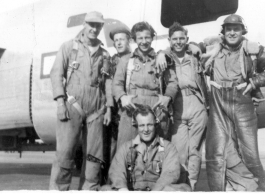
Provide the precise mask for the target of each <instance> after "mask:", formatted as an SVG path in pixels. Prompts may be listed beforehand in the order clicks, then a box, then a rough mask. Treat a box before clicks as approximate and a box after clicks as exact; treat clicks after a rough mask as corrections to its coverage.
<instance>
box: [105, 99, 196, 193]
mask: <svg viewBox="0 0 265 195" xmlns="http://www.w3.org/2000/svg"><path fill="white" fill-rule="evenodd" d="M136 107H137V108H136V110H135V111H134V113H133V120H134V122H135V125H136V128H137V130H138V135H137V136H136V137H135V138H134V139H133V140H131V141H128V142H126V143H124V144H123V145H121V147H120V148H119V150H118V151H117V153H116V154H115V156H114V159H113V161H112V163H111V166H110V170H109V180H110V182H111V183H110V186H103V187H102V190H117V191H191V188H190V187H189V186H188V185H187V184H179V183H178V180H179V177H180V163H179V157H178V152H177V149H176V148H175V146H174V145H173V144H171V143H170V142H169V141H166V140H164V139H163V138H161V137H159V135H158V134H157V130H156V126H157V124H158V123H159V121H157V118H156V116H155V114H154V112H153V110H152V109H151V108H150V107H149V106H147V105H140V104H138V105H137V104H136Z"/></svg>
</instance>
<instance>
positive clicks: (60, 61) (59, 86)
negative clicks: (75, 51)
mask: <svg viewBox="0 0 265 195" xmlns="http://www.w3.org/2000/svg"><path fill="white" fill-rule="evenodd" d="M69 48H71V45H69V43H64V44H63V45H62V46H61V47H60V49H59V51H58V52H57V55H56V59H55V61H54V64H53V67H52V69H51V72H50V77H51V82H52V89H53V98H54V100H56V99H57V98H58V97H65V89H64V79H65V78H66V72H67V66H68V63H69V55H70V52H71V49H69Z"/></svg>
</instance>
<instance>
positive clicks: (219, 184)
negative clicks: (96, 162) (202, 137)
mask: <svg viewBox="0 0 265 195" xmlns="http://www.w3.org/2000/svg"><path fill="white" fill-rule="evenodd" d="M225 170H226V161H225V160H223V159H219V160H206V171H207V177H208V184H209V187H210V190H211V191H225Z"/></svg>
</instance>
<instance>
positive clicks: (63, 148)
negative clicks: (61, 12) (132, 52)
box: [50, 33, 113, 190]
mask: <svg viewBox="0 0 265 195" xmlns="http://www.w3.org/2000/svg"><path fill="white" fill-rule="evenodd" d="M83 36H84V35H83V34H82V33H80V34H79V36H78V37H77V38H76V39H75V40H70V41H68V42H65V43H64V44H63V45H62V46H61V48H60V49H59V51H58V53H57V56H56V60H55V62H54V65H53V68H52V70H51V81H52V87H53V97H54V99H55V100H56V99H57V98H58V97H63V98H64V99H65V100H66V99H67V95H66V92H67V94H68V95H69V96H74V97H75V99H76V101H77V103H78V104H79V105H80V107H81V108H82V109H83V111H84V112H85V118H82V116H81V115H80V113H79V112H78V111H77V109H76V108H75V107H74V106H73V104H69V102H68V101H67V100H66V106H67V109H68V111H69V115H70V119H69V120H67V121H61V120H59V119H57V127H56V158H55V161H54V163H53V166H52V173H51V180H50V189H59V190H69V188H70V183H71V178H72V170H71V169H72V168H73V166H74V156H75V149H76V146H77V145H78V143H79V140H80V135H81V133H82V139H83V151H84V157H83V159H84V161H83V167H82V174H81V177H80V186H79V188H82V189H88V190H97V189H98V187H99V182H100V179H99V172H100V168H101V166H103V165H104V160H103V118H104V113H105V107H106V106H113V98H112V96H111V91H110V90H109V89H110V86H111V82H110V81H109V80H110V78H106V82H104V77H105V76H103V74H102V72H101V71H102V68H103V63H104V62H105V63H106V62H107V64H105V66H109V54H108V52H107V51H106V50H104V49H103V48H101V46H100V45H101V42H100V41H99V40H98V49H97V50H96V51H94V52H93V53H92V52H90V50H89V48H88V46H87V45H85V44H84V42H83V40H84V38H83ZM74 41H76V42H77V43H78V51H77V55H76V59H72V58H71V55H72V52H73V47H74ZM73 60H75V61H77V62H78V63H79V67H78V68H77V69H75V70H73V72H72V74H71V77H70V79H69V82H68V83H67V84H66V87H65V86H64V80H65V79H66V78H67V71H68V69H69V65H70V64H71V63H72V62H73ZM105 69H108V67H104V71H106V70H105ZM68 76H69V75H68ZM107 85H109V86H107Z"/></svg>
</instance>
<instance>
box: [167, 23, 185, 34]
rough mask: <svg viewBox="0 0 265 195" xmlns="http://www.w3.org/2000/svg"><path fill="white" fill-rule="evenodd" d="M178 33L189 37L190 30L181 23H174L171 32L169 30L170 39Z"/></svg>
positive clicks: (170, 28)
mask: <svg viewBox="0 0 265 195" xmlns="http://www.w3.org/2000/svg"><path fill="white" fill-rule="evenodd" d="M176 31H181V32H184V33H185V35H186V36H187V35H188V30H187V29H186V28H184V27H183V26H182V25H181V24H180V23H178V22H174V23H173V24H172V25H171V26H170V27H169V30H168V35H169V37H171V36H172V35H173V34H174V32H176Z"/></svg>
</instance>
